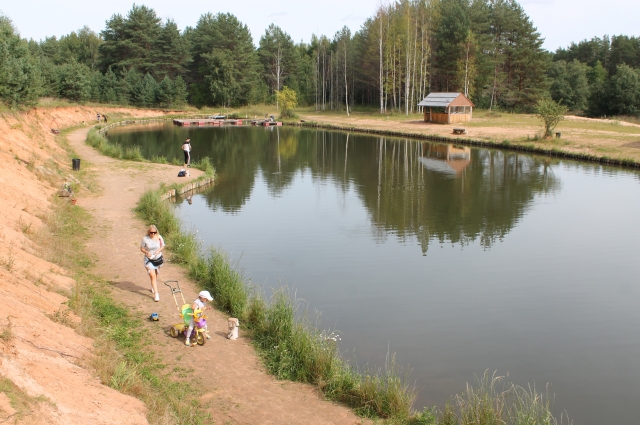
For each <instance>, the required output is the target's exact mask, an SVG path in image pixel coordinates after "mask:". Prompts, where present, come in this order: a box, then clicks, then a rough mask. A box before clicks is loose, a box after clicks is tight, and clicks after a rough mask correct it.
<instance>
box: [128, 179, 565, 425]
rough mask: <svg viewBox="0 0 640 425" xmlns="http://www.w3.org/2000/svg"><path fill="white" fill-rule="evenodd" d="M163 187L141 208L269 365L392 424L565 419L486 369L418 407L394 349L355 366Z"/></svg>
mask: <svg viewBox="0 0 640 425" xmlns="http://www.w3.org/2000/svg"><path fill="white" fill-rule="evenodd" d="M160 192H161V191H148V192H146V193H145V194H144V195H143V196H142V198H141V199H140V201H139V203H138V206H137V208H136V212H137V213H138V215H139V216H140V217H141V218H142V219H144V220H146V221H147V222H148V223H150V224H151V223H153V224H156V225H157V226H158V228H159V229H160V231H161V232H162V234H163V237H164V238H165V240H166V241H167V245H168V247H169V249H170V250H171V251H172V253H173V255H174V256H175V258H177V259H178V261H180V262H182V263H184V265H185V266H186V267H187V269H188V271H189V275H190V277H191V278H193V279H194V280H195V281H196V282H198V283H199V284H200V285H201V287H202V288H204V289H207V290H209V291H210V292H211V293H212V295H213V296H214V298H215V303H216V306H217V307H218V308H219V309H220V310H222V311H224V312H226V313H228V314H230V315H231V316H233V317H237V318H239V319H240V320H241V321H242V322H243V324H244V325H245V327H246V328H247V329H248V330H250V333H251V337H252V341H253V344H254V345H255V346H256V348H257V350H258V352H259V353H260V355H261V357H262V359H263V361H264V364H265V366H266V368H267V369H268V370H269V372H271V373H272V374H273V375H275V376H277V377H278V378H280V379H289V380H293V381H299V382H305V383H310V384H314V385H316V386H317V387H318V388H319V389H320V390H321V391H322V392H323V393H324V395H325V396H326V397H327V398H328V399H331V400H335V401H339V402H341V403H344V404H346V405H347V406H350V407H352V408H353V409H355V410H356V412H357V413H358V414H360V415H362V416H366V417H377V418H383V419H384V422H385V423H389V424H415V425H418V424H424V425H427V424H431V425H497V424H500V425H557V423H558V422H557V421H556V419H555V418H554V417H553V415H552V414H551V399H550V397H549V396H548V394H539V393H537V392H536V390H535V388H529V389H525V388H522V387H519V386H515V385H505V386H504V389H502V390H498V387H497V384H498V383H499V382H501V378H499V377H496V376H489V375H488V374H486V373H485V375H484V376H483V377H482V378H480V379H479V380H478V382H477V383H476V385H467V388H466V391H464V392H463V393H462V394H460V395H456V396H454V397H453V399H452V401H451V402H450V403H449V404H447V405H446V406H445V407H444V408H443V409H436V408H432V409H424V410H423V411H422V412H416V411H414V410H412V404H413V402H414V400H415V395H416V393H415V388H414V387H412V386H411V385H409V384H408V379H407V374H406V371H405V370H403V369H402V368H401V367H399V366H398V365H397V364H396V362H395V358H394V356H391V355H390V356H387V361H386V362H385V365H384V367H382V368H377V369H375V368H356V367H353V366H351V365H350V364H349V363H348V362H346V361H345V360H344V359H343V358H342V357H341V355H340V352H339V350H338V346H337V341H336V338H335V336H334V334H333V333H331V334H327V333H326V332H322V331H320V330H319V329H318V327H317V326H316V324H317V322H318V320H317V319H318V317H315V316H313V317H312V316H311V315H310V314H309V313H308V312H307V311H306V310H304V309H302V308H301V305H300V303H299V301H297V300H296V299H295V297H294V296H293V295H292V294H291V293H290V292H289V290H288V289H287V288H280V289H277V290H276V291H275V292H274V294H273V295H272V296H271V297H270V299H266V297H265V296H264V294H263V293H262V292H261V291H259V290H258V289H257V288H255V287H253V286H251V285H250V284H249V282H247V281H246V279H245V278H244V277H243V276H242V274H241V273H240V272H238V271H237V270H236V269H235V268H234V267H233V265H232V264H231V263H230V261H229V258H228V257H227V255H226V254H225V253H224V252H223V251H221V250H217V249H210V250H208V251H206V252H203V251H202V250H201V248H200V243H199V242H198V240H197V237H196V236H197V235H195V234H194V233H193V232H191V233H189V232H183V231H182V230H181V226H180V222H179V220H178V219H177V218H176V217H175V215H174V214H173V210H172V208H171V207H170V205H169V204H168V202H166V201H161V199H160V195H159V193H160ZM186 245H188V246H189V247H187V246H186Z"/></svg>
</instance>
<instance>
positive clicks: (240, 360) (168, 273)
mask: <svg viewBox="0 0 640 425" xmlns="http://www.w3.org/2000/svg"><path fill="white" fill-rule="evenodd" d="M88 131H89V129H87V128H83V129H79V130H76V131H74V132H72V133H70V134H69V136H68V141H69V144H70V146H71V147H72V148H73V149H74V150H75V152H76V153H77V154H78V157H79V158H81V166H82V167H83V170H85V171H87V172H88V173H89V174H90V175H91V176H92V178H93V179H94V180H95V183H97V186H98V187H99V190H98V191H97V193H95V194H91V195H88V197H86V198H85V197H83V196H82V195H83V194H79V197H78V201H77V205H79V206H81V207H83V208H86V209H87V210H88V211H89V212H90V214H91V215H92V216H93V224H92V225H91V226H90V228H89V234H90V235H91V236H90V238H89V240H88V241H87V244H86V246H87V249H88V250H89V251H90V252H91V253H93V254H95V256H96V258H97V261H96V264H95V268H94V270H93V272H94V273H95V274H96V275H98V276H100V277H102V278H104V279H105V280H106V281H107V282H108V283H109V287H110V288H111V290H112V296H113V297H114V298H115V299H116V300H118V301H120V302H122V303H124V304H125V305H127V306H128V307H129V308H130V309H131V310H132V311H133V312H134V316H135V317H137V318H139V319H141V320H143V321H145V322H144V323H145V325H144V326H145V327H146V328H147V329H148V330H149V332H148V333H147V334H148V335H149V338H150V340H151V342H152V343H151V345H150V349H152V350H154V351H156V352H157V355H158V356H159V358H160V359H161V360H162V362H163V363H164V364H165V365H166V366H167V368H166V370H173V369H174V368H183V369H184V368H186V369H192V372H190V373H191V374H192V375H193V377H194V378H197V379H199V382H200V383H199V384H198V387H199V389H200V390H201V393H202V397H201V401H202V402H203V404H204V405H206V406H207V410H208V412H209V413H210V414H211V416H212V418H213V420H214V421H215V422H216V423H224V424H256V425H258V424H319V425H320V424H361V423H366V422H368V421H364V420H363V419H361V418H359V417H357V416H356V415H355V414H354V413H353V412H352V411H351V410H350V409H348V408H346V407H344V406H341V405H338V404H336V403H332V402H329V401H326V400H323V399H322V396H321V394H319V391H318V390H317V389H315V388H314V387H312V386H309V385H304V384H299V383H293V382H289V381H278V380H276V379H275V378H274V377H272V376H270V375H268V374H267V373H266V371H265V370H264V368H263V366H262V364H261V361H260V359H259V357H258V356H257V354H256V352H255V350H254V349H253V347H252V346H251V344H250V341H248V340H247V339H246V338H244V337H242V335H241V337H240V338H239V339H238V340H237V341H229V340H227V339H226V326H227V317H226V316H225V315H223V314H222V313H220V312H218V311H214V312H212V313H211V314H210V315H209V316H210V317H209V319H208V322H209V329H210V331H211V335H212V339H211V340H210V341H208V342H207V344H206V345H204V346H202V347H194V348H189V347H185V346H184V344H183V342H184V341H183V339H181V338H180V339H174V338H171V337H170V336H169V335H168V332H167V328H168V327H169V326H170V325H171V324H173V323H174V322H178V321H179V316H178V314H177V309H176V306H175V304H174V301H173V298H172V297H171V293H170V291H169V289H168V288H167V287H166V286H164V285H162V284H161V283H160V284H159V285H158V286H159V290H160V296H161V299H160V302H159V303H156V302H154V300H153V297H152V294H151V292H150V291H149V288H150V285H149V278H148V276H147V275H146V273H145V270H144V268H143V265H142V254H141V253H140V250H139V244H140V240H141V238H142V236H144V233H145V230H146V225H147V223H143V222H142V221H140V220H139V219H137V218H136V217H135V215H134V213H133V211H132V210H133V208H134V207H135V206H136V203H137V202H138V200H139V199H140V196H141V195H142V194H143V193H144V192H145V191H146V190H149V189H155V188H158V187H159V186H160V184H161V183H166V184H169V185H170V184H173V183H178V184H182V183H187V182H188V181H189V180H185V178H179V177H177V172H178V169H179V168H180V167H176V166H171V165H165V164H151V163H138V162H130V161H120V160H114V159H111V158H108V157H105V156H103V155H101V154H100V153H98V152H97V151H96V150H95V149H93V148H91V147H89V146H88V145H86V144H85V139H86V136H87V133H88ZM201 175H202V172H201V171H199V170H195V169H192V171H191V177H189V178H187V179H190V180H194V179H196V178H198V177H200V176H201ZM159 230H160V233H162V229H159ZM169 248H171V247H169ZM159 280H160V282H162V281H165V280H178V281H179V282H180V285H181V287H182V289H183V291H184V293H185V298H186V299H187V301H188V302H191V301H192V300H193V299H194V298H195V297H196V294H197V292H198V288H197V287H196V285H195V284H194V283H193V282H191V281H190V280H189V279H188V278H187V276H186V272H185V270H184V269H182V268H181V267H180V266H177V265H174V264H171V263H165V265H164V266H163V267H162V269H161V274H160V277H159ZM151 312H157V313H158V314H159V316H160V321H159V322H151V321H148V320H146V319H148V317H149V315H150V313H151Z"/></svg>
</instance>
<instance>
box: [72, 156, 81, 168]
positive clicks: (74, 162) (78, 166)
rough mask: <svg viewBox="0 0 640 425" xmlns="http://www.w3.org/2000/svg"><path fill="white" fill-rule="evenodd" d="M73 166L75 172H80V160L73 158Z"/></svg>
mask: <svg viewBox="0 0 640 425" xmlns="http://www.w3.org/2000/svg"><path fill="white" fill-rule="evenodd" d="M71 165H72V166H73V171H79V170H80V159H79V158H73V159H72V160H71Z"/></svg>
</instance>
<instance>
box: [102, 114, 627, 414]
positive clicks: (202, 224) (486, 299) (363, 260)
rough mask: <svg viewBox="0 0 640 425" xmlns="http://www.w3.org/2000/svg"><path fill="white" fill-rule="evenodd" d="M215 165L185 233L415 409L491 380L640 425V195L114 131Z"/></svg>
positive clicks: (301, 143) (485, 162)
mask: <svg viewBox="0 0 640 425" xmlns="http://www.w3.org/2000/svg"><path fill="white" fill-rule="evenodd" d="M187 135H188V136H189V137H191V140H192V146H193V156H194V159H199V158H201V157H203V156H209V157H210V158H212V160H213V163H214V164H215V167H216V169H217V172H218V174H219V176H220V178H219V181H218V183H217V184H216V186H215V187H214V188H213V189H212V190H209V191H208V192H206V193H204V194H200V195H196V196H194V197H193V199H192V201H193V203H192V204H188V203H187V202H183V203H181V204H179V205H178V207H177V209H178V213H179V215H180V216H181V217H182V219H183V221H184V224H185V226H187V227H188V228H190V229H196V230H198V232H199V235H200V236H201V237H202V238H203V239H204V241H205V244H206V245H210V246H214V247H221V248H223V249H224V250H225V251H227V252H228V253H229V254H230V256H231V257H232V258H233V259H236V260H238V261H239V265H240V267H241V268H242V270H243V273H244V274H245V276H247V277H248V278H250V279H251V280H252V281H253V282H254V283H256V284H260V285H263V286H264V287H265V288H267V289H268V288H271V287H277V286H279V285H288V286H290V287H292V288H295V292H296V294H297V296H298V297H299V298H302V299H303V300H304V302H305V303H307V304H308V306H309V307H310V308H311V309H312V310H313V309H317V310H319V311H321V312H322V326H323V327H326V328H335V329H337V330H339V331H340V333H341V335H342V342H341V349H342V350H343V351H344V352H345V357H346V358H348V359H352V360H354V361H357V362H358V364H361V365H362V364H364V363H367V362H368V363H369V364H371V365H377V366H382V365H383V364H384V361H385V356H386V355H387V352H388V351H390V352H392V353H394V352H395V353H397V360H398V362H399V363H400V364H403V365H409V366H410V367H411V368H412V370H411V375H410V376H411V379H412V380H415V383H416V386H417V388H418V389H419V390H420V392H419V395H418V399H417V401H416V404H415V407H416V408H420V407H421V406H425V405H427V406H432V405H438V406H443V405H444V403H445V402H446V401H447V400H448V399H449V398H450V397H451V396H452V395H453V394H456V393H460V392H462V391H463V390H464V386H465V383H466V382H473V381H474V374H475V375H482V374H483V373H484V371H485V370H489V371H490V372H493V371H497V373H498V374H499V375H504V376H506V375H508V380H509V381H511V382H514V383H516V384H520V385H527V384H528V383H530V384H535V386H536V388H537V389H538V390H540V391H544V390H545V386H547V384H548V385H549V390H550V392H551V393H552V394H555V404H554V406H555V408H554V411H556V412H557V413H558V414H559V412H561V411H562V410H566V412H567V413H568V414H569V416H570V417H571V418H572V419H573V423H574V424H576V425H578V424H593V425H595V424H613V423H626V424H630V423H638V415H637V405H638V402H639V401H640V361H639V359H640V281H639V278H638V276H639V272H640V261H638V254H639V253H640V249H639V248H638V242H639V241H640V226H638V221H637V219H638V216H639V214H640V196H639V195H640V179H639V174H638V173H637V172H634V171H627V170H621V169H612V168H605V167H601V166H597V165H590V164H580V163H575V162H571V161H563V160H557V159H549V158H544V157H536V156H530V155H522V154H516V153H512V152H503V151H497V150H488V149H469V148H465V147H456V146H452V145H438V144H433V143H424V142H421V141H411V140H404V139H394V138H382V137H372V136H365V135H356V134H349V135H348V134H346V133H339V132H327V131H313V130H304V129H293V128H286V127H285V128H279V129H263V128H247V127H242V128H191V129H189V128H177V127H173V126H171V125H162V126H154V127H150V126H145V127H134V128H132V127H127V128H121V129H116V130H111V131H110V133H109V138H110V139H111V140H112V141H113V142H116V143H120V144H122V145H125V146H130V145H139V146H141V148H142V151H143V154H144V155H145V156H146V157H152V156H160V155H162V156H166V157H168V158H174V157H175V158H181V157H182V152H181V150H180V146H181V143H182V141H183V140H184V138H185V137H187Z"/></svg>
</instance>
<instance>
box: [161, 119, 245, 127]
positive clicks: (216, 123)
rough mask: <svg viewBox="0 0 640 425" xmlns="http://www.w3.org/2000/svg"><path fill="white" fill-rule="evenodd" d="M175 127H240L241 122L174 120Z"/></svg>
mask: <svg viewBox="0 0 640 425" xmlns="http://www.w3.org/2000/svg"><path fill="white" fill-rule="evenodd" d="M173 123H174V124H175V125H179V126H181V127H191V126H195V127H204V126H207V125H211V126H223V125H242V120H219V119H209V118H192V119H175V120H173Z"/></svg>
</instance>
